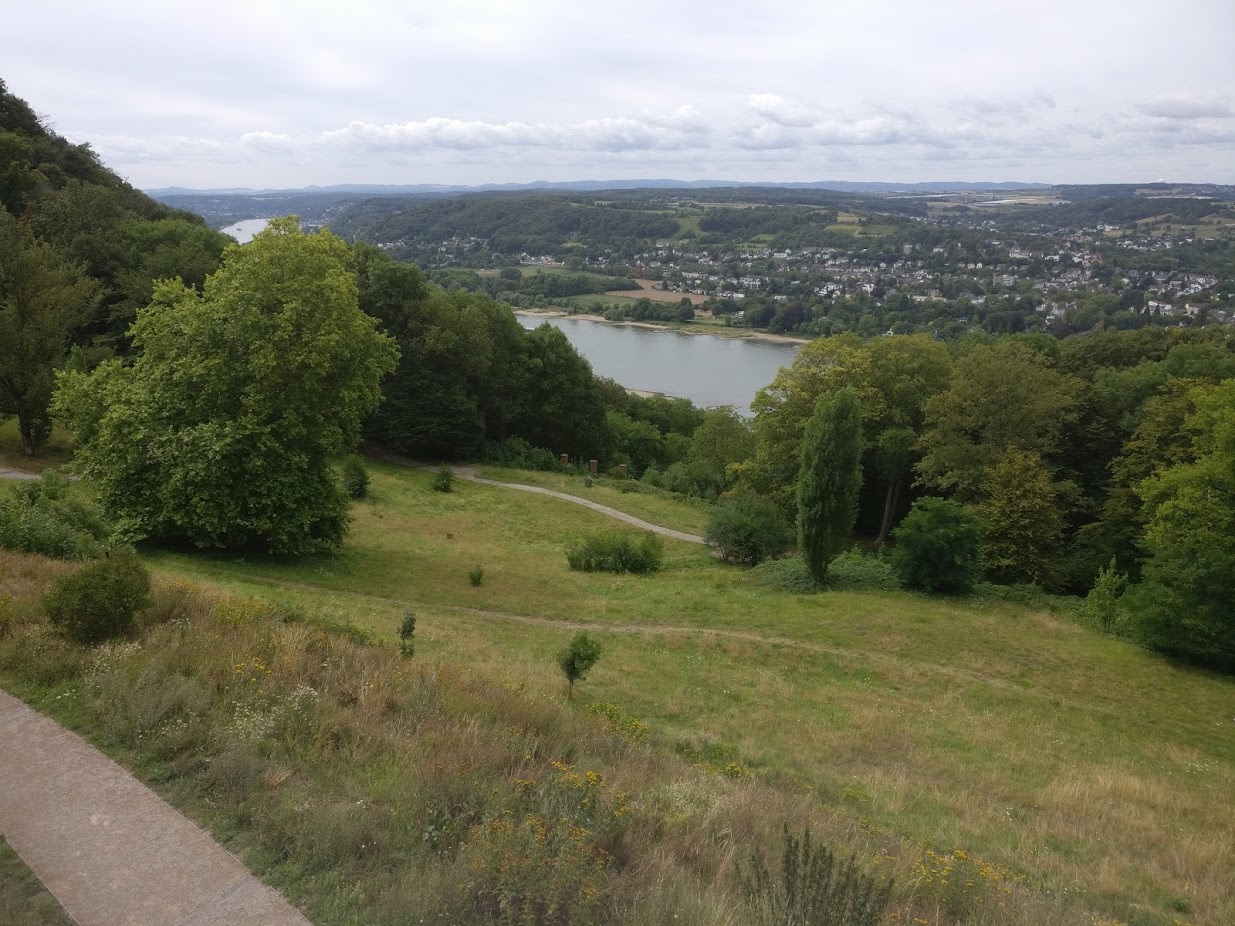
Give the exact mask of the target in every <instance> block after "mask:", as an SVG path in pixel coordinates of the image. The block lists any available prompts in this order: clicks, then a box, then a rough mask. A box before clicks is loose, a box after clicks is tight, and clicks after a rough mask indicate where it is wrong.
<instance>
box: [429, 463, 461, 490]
mask: <svg viewBox="0 0 1235 926" xmlns="http://www.w3.org/2000/svg"><path fill="white" fill-rule="evenodd" d="M429 485H430V486H431V487H432V489H433V491H434V492H450V491H452V490H453V489H454V486H455V471H454V470H453V469H451V468H450V464H449V463H443V464H442V465H441V466H439V467H438V468H437V472H436V473H434V474H433V481H432V482H431V483H429Z"/></svg>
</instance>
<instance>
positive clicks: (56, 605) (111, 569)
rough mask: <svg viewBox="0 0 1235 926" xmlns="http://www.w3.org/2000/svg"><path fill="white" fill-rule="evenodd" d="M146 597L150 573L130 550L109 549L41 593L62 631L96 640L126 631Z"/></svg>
mask: <svg viewBox="0 0 1235 926" xmlns="http://www.w3.org/2000/svg"><path fill="white" fill-rule="evenodd" d="M149 601H150V573H149V572H147V571H146V567H145V566H143V565H142V564H141V561H140V560H138V558H137V555H136V554H135V553H133V552H132V551H131V550H113V551H111V552H110V553H108V554H107V555H105V556H104V557H103V558H102V559H98V560H95V561H94V562H93V563H90V564H89V565H87V566H84V567H83V568H82V569H80V570H78V571H77V572H75V573H74V574H73V575H71V576H66V577H65V578H63V579H61V580H60V581H59V582H57V583H56V584H55V586H54V587H53V588H52V589H51V591H49V592H48V593H47V594H46V595H45V596H44V597H43V612H44V613H45V614H46V615H47V616H48V618H49V619H50V620H51V622H52V624H53V625H55V626H56V628H57V629H59V630H60V632H61V633H63V634H64V635H65V636H67V637H68V638H69V639H71V640H74V641H75V642H77V643H85V644H95V643H101V642H103V641H104V640H110V639H111V638H113V637H118V636H120V635H122V634H124V633H126V632H127V631H128V630H129V629H130V628H131V627H132V626H133V615H135V614H136V613H137V612H138V611H140V610H141V609H142V608H144V607H146V605H147V604H148V603H149Z"/></svg>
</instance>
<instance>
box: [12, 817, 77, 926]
mask: <svg viewBox="0 0 1235 926" xmlns="http://www.w3.org/2000/svg"><path fill="white" fill-rule="evenodd" d="M0 923H4V924H5V926H68V924H70V923H72V920H71V919H69V916H68V914H66V913H65V912H64V910H63V908H62V907H61V906H60V904H58V903H56V898H55V897H53V896H52V895H51V894H49V893H48V892H47V890H46V889H45V888H44V887H43V885H42V884H41V883H39V879H38V878H36V877H35V876H34V872H32V871H31V870H30V869H29V868H27V867H26V864H25V862H23V861H22V860H21V858H20V857H19V856H18V855H17V853H16V852H14V851H13V850H12V849H11V848H10V847H9V844H8V843H7V842H5V841H4V838H3V837H2V836H0Z"/></svg>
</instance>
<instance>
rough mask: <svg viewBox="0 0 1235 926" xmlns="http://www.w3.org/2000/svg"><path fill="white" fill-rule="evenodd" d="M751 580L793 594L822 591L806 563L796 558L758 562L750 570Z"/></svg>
mask: <svg viewBox="0 0 1235 926" xmlns="http://www.w3.org/2000/svg"><path fill="white" fill-rule="evenodd" d="M750 577H751V580H752V581H753V582H754V583H755V585H757V586H759V587H760V588H766V589H767V590H768V591H772V592H789V593H790V594H793V595H813V594H815V593H816V592H821V591H823V586H822V585H820V584H819V583H818V582H816V581H815V577H814V576H813V575H811V573H810V569H809V568H808V567H807V565H806V563H804V562H803V561H802V560H800V559H797V558H796V557H795V558H793V559H772V560H768V561H767V562H765V563H760V564H759V565H758V566H756V567H755V568H754V569H752V570H751V572H750Z"/></svg>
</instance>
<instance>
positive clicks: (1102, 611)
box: [1081, 556, 1128, 633]
mask: <svg viewBox="0 0 1235 926" xmlns="http://www.w3.org/2000/svg"><path fill="white" fill-rule="evenodd" d="M1127 588H1128V577H1127V576H1126V575H1124V574H1123V573H1121V572H1119V571H1118V570H1117V568H1116V566H1115V557H1113V556H1112V557H1111V564H1110V565H1109V566H1107V567H1106V568H1105V569H1100V570H1098V578H1097V581H1095V582H1094V586H1093V588H1091V589H1090V590H1089V594H1088V595H1086V596H1085V600H1084V601H1083V602H1082V603H1081V614H1082V615H1083V616H1084V617H1085V619H1086V620H1088V621H1089V622H1090V623H1092V624H1094V625H1096V626H1098V627H1100V628H1101V629H1102V630H1105V631H1106V632H1108V633H1110V632H1112V631H1116V630H1118V629H1120V628H1121V627H1122V626H1123V625H1124V624H1125V623H1126V621H1127V612H1126V608H1125V606H1124V604H1123V602H1122V601H1121V599H1122V597H1123V593H1124V592H1125V591H1126V590H1127Z"/></svg>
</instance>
